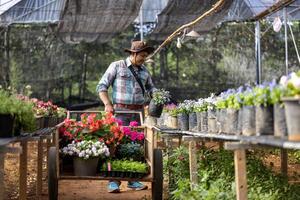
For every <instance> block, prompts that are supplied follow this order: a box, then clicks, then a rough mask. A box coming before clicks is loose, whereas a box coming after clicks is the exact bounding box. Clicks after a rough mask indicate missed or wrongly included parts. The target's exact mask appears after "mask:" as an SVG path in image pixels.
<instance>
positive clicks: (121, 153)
mask: <svg viewBox="0 0 300 200" xmlns="http://www.w3.org/2000/svg"><path fill="white" fill-rule="evenodd" d="M116 154H117V158H119V159H132V160H134V161H141V160H142V159H143V157H144V149H143V145H141V144H138V143H133V142H131V143H126V144H120V145H119V146H118V149H117V153H116Z"/></svg>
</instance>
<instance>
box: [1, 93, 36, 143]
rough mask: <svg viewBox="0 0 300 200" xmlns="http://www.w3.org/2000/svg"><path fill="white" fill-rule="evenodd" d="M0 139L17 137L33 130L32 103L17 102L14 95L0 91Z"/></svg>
mask: <svg viewBox="0 0 300 200" xmlns="http://www.w3.org/2000/svg"><path fill="white" fill-rule="evenodd" d="M0 102H1V104H0V137H12V136H18V135H19V134H20V132H21V130H23V131H33V130H35V119H34V114H33V111H32V107H33V105H32V103H29V102H23V101H21V100H19V99H18V98H17V97H16V95H14V94H10V93H9V92H8V91H5V90H4V89H0Z"/></svg>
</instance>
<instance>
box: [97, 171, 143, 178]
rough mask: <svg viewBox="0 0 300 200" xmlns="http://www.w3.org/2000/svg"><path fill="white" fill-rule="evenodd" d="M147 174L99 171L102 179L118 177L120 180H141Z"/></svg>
mask: <svg viewBox="0 0 300 200" xmlns="http://www.w3.org/2000/svg"><path fill="white" fill-rule="evenodd" d="M146 175H148V173H139V172H121V171H101V172H100V176H103V177H120V178H143V177H144V176H146Z"/></svg>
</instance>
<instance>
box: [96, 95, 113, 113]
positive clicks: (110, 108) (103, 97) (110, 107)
mask: <svg viewBox="0 0 300 200" xmlns="http://www.w3.org/2000/svg"><path fill="white" fill-rule="evenodd" d="M99 97H100V99H101V101H102V102H103V103H104V106H105V109H104V111H106V112H114V108H113V105H112V103H111V101H110V99H109V97H108V93H107V91H106V92H105V91H103V92H99Z"/></svg>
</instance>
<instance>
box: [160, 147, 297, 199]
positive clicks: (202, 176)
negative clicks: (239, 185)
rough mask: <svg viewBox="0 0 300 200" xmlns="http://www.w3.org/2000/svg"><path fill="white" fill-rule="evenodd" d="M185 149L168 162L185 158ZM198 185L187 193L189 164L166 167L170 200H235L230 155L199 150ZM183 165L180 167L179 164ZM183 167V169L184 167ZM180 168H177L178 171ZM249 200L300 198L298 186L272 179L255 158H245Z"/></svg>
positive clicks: (281, 178) (274, 176) (248, 156)
mask: <svg viewBox="0 0 300 200" xmlns="http://www.w3.org/2000/svg"><path fill="white" fill-rule="evenodd" d="M186 153H187V149H186V148H185V147H180V148H179V149H176V150H174V154H173V155H172V156H171V158H174V157H175V158H176V157H178V156H182V155H184V156H187V157H186V160H188V155H187V154H186ZM197 157H198V158H200V159H198V169H199V171H198V176H199V178H198V179H199V184H198V185H196V186H195V187H194V189H193V190H191V189H190V180H189V173H184V170H185V172H189V171H188V170H189V169H188V162H187V163H185V160H184V159H183V160H180V159H177V160H180V161H179V162H181V163H180V164H179V165H178V166H176V165H175V159H173V160H171V161H169V162H171V163H168V165H165V167H166V168H167V169H165V170H166V171H172V173H173V174H174V175H172V179H173V183H174V185H173V186H172V187H171V188H170V192H171V199H173V200H179V199H180V200H182V199H184V200H186V199H188V200H196V199H197V200H198V199H204V200H214V199H222V200H225V199H226V200H232V199H235V198H236V194H235V183H234V163H233V153H232V152H229V151H225V150H217V151H216V150H212V149H207V148H202V149H200V150H199V152H198V155H197ZM182 162H183V163H182ZM185 164H186V165H185ZM179 166H180V167H179ZM247 183H248V188H249V191H248V198H249V199H251V200H261V199H264V200H265V199H266V200H275V199H276V200H277V199H282V200H294V199H299V198H300V190H299V189H300V186H299V185H290V184H288V181H287V179H285V178H283V177H281V176H278V175H274V172H272V170H271V169H269V168H267V167H266V166H265V165H264V164H263V162H262V161H261V160H260V157H259V156H258V155H254V154H248V155H247Z"/></svg>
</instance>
